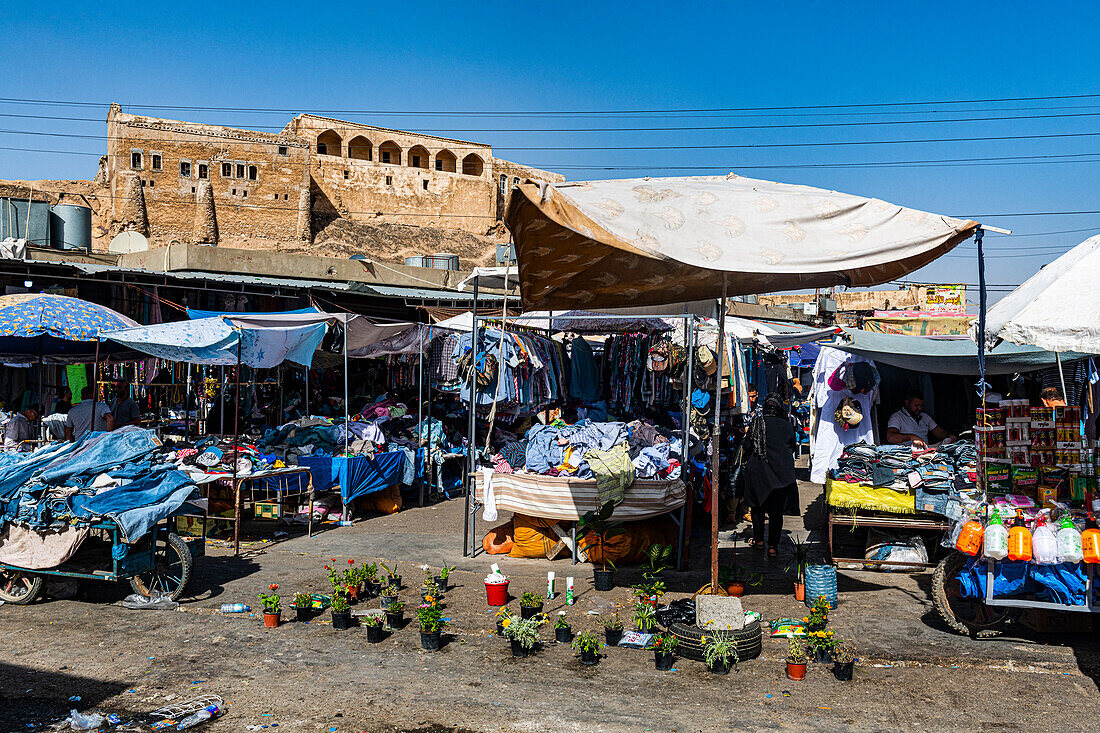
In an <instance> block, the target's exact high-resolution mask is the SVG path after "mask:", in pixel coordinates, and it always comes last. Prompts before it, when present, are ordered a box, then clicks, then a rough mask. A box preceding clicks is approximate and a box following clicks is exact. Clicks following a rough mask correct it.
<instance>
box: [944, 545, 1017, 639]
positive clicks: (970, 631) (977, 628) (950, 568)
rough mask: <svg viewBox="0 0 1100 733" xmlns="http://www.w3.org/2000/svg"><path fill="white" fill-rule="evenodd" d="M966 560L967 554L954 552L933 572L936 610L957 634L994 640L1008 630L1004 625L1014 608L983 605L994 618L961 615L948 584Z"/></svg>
mask: <svg viewBox="0 0 1100 733" xmlns="http://www.w3.org/2000/svg"><path fill="white" fill-rule="evenodd" d="M966 560H967V556H966V555H964V554H962V553H961V552H952V553H951V554H949V555H948V556H947V557H945V558H944V559H942V560H940V564H939V565H937V566H936V571H935V572H934V573H933V574H932V605H933V606H935V607H936V612H937V613H938V614H939V615H940V618H941V619H943V622H944V623H945V624H947V625H948V626H949V627H950V628H951V630H952V631H954V632H955V633H958V634H962V635H963V636H970V637H973V638H975V639H992V638H993V637H996V636H1000V635H1001V634H1003V633H1004V626H1005V624H1006V623H1007V622H1008V620H1009V619H1010V618H1011V616H1012V611H1011V610H1010V609H998V608H994V607H989V606H985V604H982V607H983V608H984V609H985V610H986V612H987V613H989V614H990V617H989V619H988V620H986V621H982V622H974V621H965V620H963V619H960V618H958V616H956V614H955V611H954V609H952V608H951V602H950V600H949V599H948V597H947V589H948V584H949V583H950V582H953V580H954V578H955V577H956V576H957V575H958V573H959V570H960V569H961V568H962V566H963V565H964V564H965V563H966Z"/></svg>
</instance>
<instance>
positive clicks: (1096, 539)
mask: <svg viewBox="0 0 1100 733" xmlns="http://www.w3.org/2000/svg"><path fill="white" fill-rule="evenodd" d="M1081 554H1082V555H1083V556H1084V559H1085V562H1088V563H1100V529H1097V528H1096V522H1095V521H1093V519H1092V518H1091V517H1090V518H1089V521H1088V526H1087V527H1086V529H1085V531H1084V532H1082V533H1081Z"/></svg>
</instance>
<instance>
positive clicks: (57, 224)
mask: <svg viewBox="0 0 1100 733" xmlns="http://www.w3.org/2000/svg"><path fill="white" fill-rule="evenodd" d="M50 246H51V247H53V248H54V249H80V250H85V251H90V250H91V248H92V210H91V209H89V208H88V207H87V206H77V205H76V204H55V205H54V206H53V207H51V209H50Z"/></svg>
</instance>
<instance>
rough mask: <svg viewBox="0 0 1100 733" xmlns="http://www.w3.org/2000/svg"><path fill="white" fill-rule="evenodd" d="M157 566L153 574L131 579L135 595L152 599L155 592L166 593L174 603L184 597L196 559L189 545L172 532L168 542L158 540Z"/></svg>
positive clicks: (140, 574) (136, 576)
mask: <svg viewBox="0 0 1100 733" xmlns="http://www.w3.org/2000/svg"><path fill="white" fill-rule="evenodd" d="M156 543H157V550H156V557H155V563H156V564H155V566H154V568H153V570H152V571H151V572H148V573H139V574H137V575H135V576H134V577H132V578H130V587H131V588H133V589H134V592H135V593H140V594H141V595H143V596H145V597H146V598H151V597H152V596H153V593H154V592H160V593H166V594H168V597H169V598H171V599H172V600H173V601H175V600H178V599H179V597H180V596H182V595H183V589H184V588H186V587H187V584H188V582H190V580H191V567H192V565H193V564H194V559H193V558H192V557H191V550H190V549H189V548H188V547H187V543H186V542H184V541H183V538H182V537H180V536H179V535H178V534H175V533H174V532H171V533H169V534H168V540H167V541H164V540H162V539H159V538H158V539H157V540H156Z"/></svg>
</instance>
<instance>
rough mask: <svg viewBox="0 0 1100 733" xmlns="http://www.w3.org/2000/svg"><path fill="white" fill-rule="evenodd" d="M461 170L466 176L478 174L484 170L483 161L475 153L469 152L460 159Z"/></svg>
mask: <svg viewBox="0 0 1100 733" xmlns="http://www.w3.org/2000/svg"><path fill="white" fill-rule="evenodd" d="M462 172H463V173H465V174H466V175H468V176H480V175H481V174H482V173H484V172H485V161H483V160H482V159H481V156H479V155H478V154H476V153H470V154H469V155H467V156H466V157H465V158H463V159H462Z"/></svg>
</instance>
